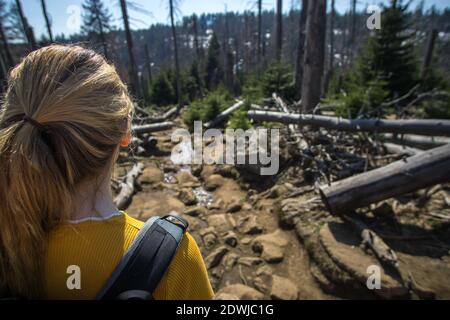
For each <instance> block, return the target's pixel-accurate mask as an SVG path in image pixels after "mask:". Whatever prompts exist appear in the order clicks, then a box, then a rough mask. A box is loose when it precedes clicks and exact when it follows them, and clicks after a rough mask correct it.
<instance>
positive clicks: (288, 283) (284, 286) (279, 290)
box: [270, 275, 298, 300]
mask: <svg viewBox="0 0 450 320" xmlns="http://www.w3.org/2000/svg"><path fill="white" fill-rule="evenodd" d="M270 297H271V298H272V299H274V300H296V299H297V297H298V288H297V286H296V285H295V284H294V283H293V282H292V280H290V279H288V278H284V277H280V276H277V275H273V276H272V287H271V289H270Z"/></svg>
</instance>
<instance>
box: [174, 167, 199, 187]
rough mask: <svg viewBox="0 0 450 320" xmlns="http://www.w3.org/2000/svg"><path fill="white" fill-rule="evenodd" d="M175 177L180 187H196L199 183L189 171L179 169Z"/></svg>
mask: <svg viewBox="0 0 450 320" xmlns="http://www.w3.org/2000/svg"><path fill="white" fill-rule="evenodd" d="M175 178H176V179H177V181H178V184H179V185H180V186H182V187H196V186H199V185H200V183H199V181H198V179H197V178H196V177H194V176H193V175H192V174H191V173H190V172H189V171H180V172H178V173H177V174H176V176H175Z"/></svg>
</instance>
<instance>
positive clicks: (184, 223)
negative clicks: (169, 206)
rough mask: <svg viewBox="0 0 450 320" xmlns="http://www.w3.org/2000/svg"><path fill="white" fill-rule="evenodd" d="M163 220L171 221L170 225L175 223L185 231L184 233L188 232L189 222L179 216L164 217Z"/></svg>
mask: <svg viewBox="0 0 450 320" xmlns="http://www.w3.org/2000/svg"><path fill="white" fill-rule="evenodd" d="M161 219H164V220H166V221H169V222H170V223H173V224H175V225H177V226H179V227H180V228H181V229H183V231H186V230H187V228H188V227H189V222H187V220H186V219H184V218H182V217H180V216H178V215H171V214H170V215H167V216H164V217H162V218H161Z"/></svg>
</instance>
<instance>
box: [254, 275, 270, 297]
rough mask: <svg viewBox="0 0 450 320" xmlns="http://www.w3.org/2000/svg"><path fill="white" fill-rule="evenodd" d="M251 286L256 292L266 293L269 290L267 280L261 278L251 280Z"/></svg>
mask: <svg viewBox="0 0 450 320" xmlns="http://www.w3.org/2000/svg"><path fill="white" fill-rule="evenodd" d="M253 286H254V287H255V288H256V289H258V291H261V292H264V293H267V291H268V290H269V286H268V284H267V280H266V279H263V278H262V277H256V278H255V280H253Z"/></svg>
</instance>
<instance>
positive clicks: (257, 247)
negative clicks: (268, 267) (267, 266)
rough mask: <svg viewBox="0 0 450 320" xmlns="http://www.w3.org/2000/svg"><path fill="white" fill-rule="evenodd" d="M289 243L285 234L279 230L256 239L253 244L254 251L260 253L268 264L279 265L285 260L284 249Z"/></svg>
mask: <svg viewBox="0 0 450 320" xmlns="http://www.w3.org/2000/svg"><path fill="white" fill-rule="evenodd" d="M288 243H289V240H288V237H287V235H286V234H285V232H284V231H282V230H280V229H277V230H276V231H275V232H272V233H268V234H265V235H260V236H258V237H256V238H255V239H254V240H253V242H252V249H253V251H255V252H258V253H260V254H261V258H262V259H264V260H265V261H266V262H268V263H277V262H281V261H282V260H283V259H284V251H285V250H284V248H285V247H286V246H287V244H288Z"/></svg>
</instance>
